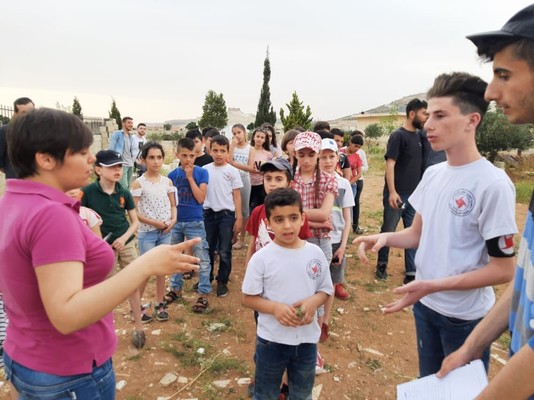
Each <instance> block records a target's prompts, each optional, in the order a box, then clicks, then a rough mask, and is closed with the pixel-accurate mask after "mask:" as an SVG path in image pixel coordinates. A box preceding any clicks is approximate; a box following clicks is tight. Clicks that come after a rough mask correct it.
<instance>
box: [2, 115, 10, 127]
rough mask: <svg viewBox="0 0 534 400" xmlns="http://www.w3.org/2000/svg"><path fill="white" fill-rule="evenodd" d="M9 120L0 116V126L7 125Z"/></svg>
mask: <svg viewBox="0 0 534 400" xmlns="http://www.w3.org/2000/svg"><path fill="white" fill-rule="evenodd" d="M10 120H11V119H10V118H9V117H6V116H4V115H0V125H5V124H8V123H9V121H10Z"/></svg>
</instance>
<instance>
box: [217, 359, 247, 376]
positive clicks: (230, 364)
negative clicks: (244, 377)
mask: <svg viewBox="0 0 534 400" xmlns="http://www.w3.org/2000/svg"><path fill="white" fill-rule="evenodd" d="M210 371H211V372H215V373H221V372H229V371H237V372H241V373H245V372H247V371H248V368H247V365H246V364H244V363H243V361H241V360H238V359H237V358H217V359H216V360H215V361H214V362H213V364H211V367H210Z"/></svg>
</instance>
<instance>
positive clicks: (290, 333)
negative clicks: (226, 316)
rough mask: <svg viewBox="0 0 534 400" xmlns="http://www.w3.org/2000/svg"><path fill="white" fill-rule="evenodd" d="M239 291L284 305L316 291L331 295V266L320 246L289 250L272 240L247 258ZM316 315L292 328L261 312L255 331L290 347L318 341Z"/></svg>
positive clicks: (306, 243)
mask: <svg viewBox="0 0 534 400" xmlns="http://www.w3.org/2000/svg"><path fill="white" fill-rule="evenodd" d="M288 260H291V262H290V263H288ZM242 291H243V293H244V294H248V295H252V296H255V295H260V296H261V297H263V298H264V299H267V300H271V301H276V302H280V303H284V304H295V303H296V302H297V301H299V300H303V299H305V298H308V297H310V296H313V295H314V294H315V293H318V292H324V293H326V294H328V295H332V293H333V285H332V278H331V277H330V266H329V264H328V262H327V261H326V258H325V256H324V254H323V251H322V250H321V249H320V248H319V246H316V245H314V244H311V243H308V242H304V244H303V245H302V247H300V248H298V249H288V248H285V247H282V246H279V245H277V244H276V243H275V242H271V243H269V244H268V245H267V246H265V247H264V248H263V249H261V250H259V251H258V252H257V253H255V254H254V255H253V256H252V258H251V259H250V261H249V263H248V266H247V270H246V272H245V278H244V279H243V285H242ZM316 315H317V313H316ZM316 315H315V317H314V321H313V322H312V323H310V324H308V325H303V326H299V327H296V328H295V327H288V326H283V325H281V324H280V323H279V322H278V321H277V320H276V317H275V316H274V315H272V314H266V313H261V312H260V313H259V317H258V329H257V333H258V336H260V337H261V338H263V339H265V340H269V341H272V342H276V343H281V344H287V345H290V346H296V345H299V344H301V343H317V342H318V341H319V335H320V334H321V329H320V328H319V325H318V324H317V316H316Z"/></svg>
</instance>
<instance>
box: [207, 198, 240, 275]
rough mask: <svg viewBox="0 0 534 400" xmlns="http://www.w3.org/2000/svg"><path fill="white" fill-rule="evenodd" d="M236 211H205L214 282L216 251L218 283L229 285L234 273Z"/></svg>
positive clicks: (208, 209)
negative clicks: (233, 253) (233, 249)
mask: <svg viewBox="0 0 534 400" xmlns="http://www.w3.org/2000/svg"><path fill="white" fill-rule="evenodd" d="M234 224H235V211H229V210H221V211H213V210H212V209H210V208H207V209H205V210H204V225H205V226H206V238H207V240H208V247H209V255H210V265H211V272H210V279H211V280H213V272H214V271H213V264H214V260H215V258H214V256H215V254H214V253H215V250H216V249H217V251H218V252H219V273H218V274H217V278H216V279H217V282H222V283H228V279H229V278H230V273H231V272H232V237H233V236H234Z"/></svg>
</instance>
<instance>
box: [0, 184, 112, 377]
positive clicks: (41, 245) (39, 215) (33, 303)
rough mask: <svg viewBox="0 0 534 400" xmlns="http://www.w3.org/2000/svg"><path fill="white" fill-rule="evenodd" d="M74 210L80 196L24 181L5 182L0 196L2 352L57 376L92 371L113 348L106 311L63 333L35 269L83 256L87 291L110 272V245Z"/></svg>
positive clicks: (15, 359) (34, 368) (108, 356)
mask: <svg viewBox="0 0 534 400" xmlns="http://www.w3.org/2000/svg"><path fill="white" fill-rule="evenodd" d="M78 209H79V202H78V201H76V200H73V199H71V198H70V197H68V196H67V195H65V194H64V193H62V192H60V191H57V190H55V189H53V188H51V187H50V186H47V185H43V184H41V183H36V182H32V181H28V180H18V179H9V180H7V183H6V193H5V195H4V196H3V197H2V198H1V199H0V291H1V292H2V293H3V297H4V302H5V308H6V312H7V315H8V317H9V325H8V328H7V334H6V336H7V339H6V341H5V343H4V350H5V351H6V352H7V353H8V354H9V356H10V357H11V358H12V359H13V360H14V361H16V362H18V363H19V364H22V365H24V366H25V367H27V368H31V369H33V370H36V371H39V372H45V373H49V374H54V375H62V376H66V375H77V374H82V373H89V372H91V371H92V368H93V363H95V364H96V365H101V364H102V363H104V362H105V361H106V360H108V359H109V358H110V357H111V356H112V355H113V353H114V352H115V349H116V347H117V337H116V335H115V330H114V326H113V316H112V314H111V313H109V314H108V315H106V316H105V317H104V318H102V319H101V320H100V321H98V322H96V323H94V324H91V325H89V326H87V327H85V328H83V329H80V330H78V331H76V332H74V333H71V334H68V335H63V334H61V333H60V332H59V331H57V330H56V329H55V328H54V327H53V326H52V324H51V323H50V321H49V319H48V316H47V314H46V311H45V309H44V306H43V303H42V301H41V297H40V294H39V288H38V285H37V278H36V275H35V271H34V269H35V268H39V266H41V265H46V264H52V263H60V262H65V261H81V262H82V263H83V264H84V270H83V287H84V288H87V287H90V286H93V285H95V284H98V283H100V282H102V281H103V280H104V279H106V277H107V276H108V274H109V273H110V271H111V269H112V266H113V262H114V256H113V250H112V249H111V247H110V246H109V245H108V244H107V243H106V242H104V241H103V240H101V239H99V238H97V237H96V236H95V235H94V233H93V232H91V230H90V229H89V228H88V227H87V226H86V225H85V224H84V222H83V221H82V219H81V218H80V216H79V214H78ZM57 290H61V287H58V288H57ZM80 312H83V311H82V310H80Z"/></svg>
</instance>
